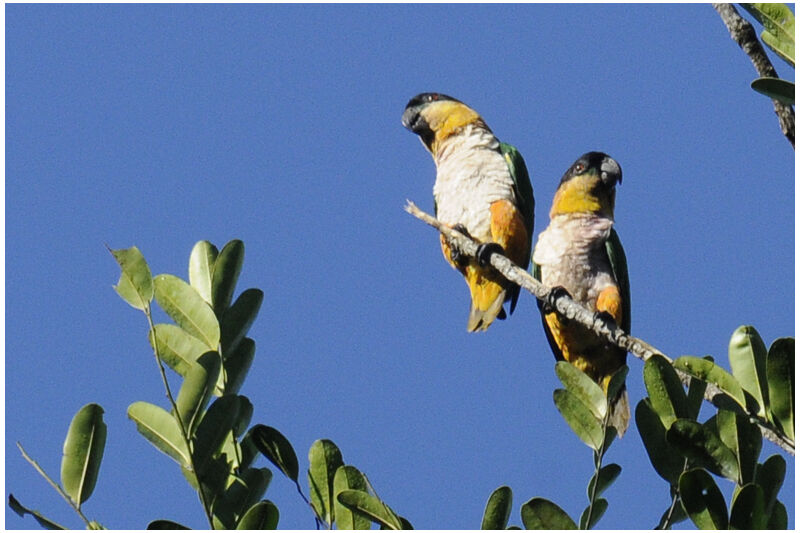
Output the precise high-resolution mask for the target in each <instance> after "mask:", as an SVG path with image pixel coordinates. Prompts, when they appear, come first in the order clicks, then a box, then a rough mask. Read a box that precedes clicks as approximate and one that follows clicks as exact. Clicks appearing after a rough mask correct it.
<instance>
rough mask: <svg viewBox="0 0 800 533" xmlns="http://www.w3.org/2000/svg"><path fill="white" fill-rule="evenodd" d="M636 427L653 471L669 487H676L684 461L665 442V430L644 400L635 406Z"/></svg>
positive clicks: (647, 402)
mask: <svg viewBox="0 0 800 533" xmlns="http://www.w3.org/2000/svg"><path fill="white" fill-rule="evenodd" d="M636 427H637V429H638V430H639V436H640V437H641V438H642V442H643V443H644V447H645V449H646V450H647V456H648V457H649V458H650V462H651V463H652V465H653V468H654V469H655V471H656V472H657V473H658V475H659V476H661V477H662V478H664V479H665V480H667V481H668V482H669V484H670V485H677V484H678V477H679V476H680V475H681V472H682V471H683V466H684V463H685V462H686V461H685V460H684V458H683V457H681V456H680V455H679V454H678V453H677V451H676V450H675V448H674V447H673V446H672V445H671V444H670V443H669V442H667V430H666V428H665V427H664V426H663V424H662V423H661V419H660V418H659V416H658V414H657V413H656V412H655V411H654V410H653V408H652V407H651V406H650V402H649V401H648V400H646V399H645V400H641V401H640V402H639V403H638V404H637V405H636Z"/></svg>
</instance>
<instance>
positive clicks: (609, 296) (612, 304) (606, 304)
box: [596, 286, 623, 324]
mask: <svg viewBox="0 0 800 533" xmlns="http://www.w3.org/2000/svg"><path fill="white" fill-rule="evenodd" d="M596 307H597V310H598V311H600V312H603V311H605V312H606V313H608V314H609V315H611V316H612V317H614V321H615V322H616V323H617V324H622V318H623V316H622V297H621V296H620V294H619V288H618V287H614V286H611V287H606V288H605V289H603V290H602V291H601V292H600V294H599V295H598V297H597V305H596Z"/></svg>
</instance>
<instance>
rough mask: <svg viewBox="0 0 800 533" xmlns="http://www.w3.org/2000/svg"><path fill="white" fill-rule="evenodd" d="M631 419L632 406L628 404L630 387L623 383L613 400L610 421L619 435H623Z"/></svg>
mask: <svg viewBox="0 0 800 533" xmlns="http://www.w3.org/2000/svg"><path fill="white" fill-rule="evenodd" d="M630 421H631V408H630V405H629V404H628V388H627V387H626V386H625V385H623V386H622V389H620V391H619V394H617V397H616V398H614V400H612V401H611V418H610V420H609V422H610V423H611V425H612V426H613V427H614V429H616V430H617V435H618V436H620V437H622V436H623V435H624V434H625V431H626V430H627V429H628V424H629V423H630Z"/></svg>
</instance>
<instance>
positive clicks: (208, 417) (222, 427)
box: [193, 395, 242, 477]
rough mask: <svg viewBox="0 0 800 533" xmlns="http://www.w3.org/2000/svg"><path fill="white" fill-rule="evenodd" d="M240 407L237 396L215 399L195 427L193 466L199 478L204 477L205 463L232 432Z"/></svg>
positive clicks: (240, 403)
mask: <svg viewBox="0 0 800 533" xmlns="http://www.w3.org/2000/svg"><path fill="white" fill-rule="evenodd" d="M241 405H242V401H241V399H240V397H239V396H233V395H232V396H222V397H221V398H217V399H216V400H214V403H212V404H211V406H210V407H209V408H208V410H207V411H206V414H205V415H204V416H203V419H202V420H201V421H200V425H198V426H197V431H196V432H195V436H194V439H193V442H194V466H195V468H196V469H197V474H198V475H199V476H200V477H203V475H204V472H203V471H204V468H205V465H206V463H207V462H208V461H209V460H210V459H211V457H212V456H213V455H214V454H216V453H217V452H218V451H219V450H220V448H221V447H222V445H223V444H224V443H225V439H226V437H227V436H228V433H229V432H231V431H233V428H234V426H235V425H236V423H237V420H238V419H239V412H240V407H241Z"/></svg>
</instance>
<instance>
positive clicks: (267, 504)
mask: <svg viewBox="0 0 800 533" xmlns="http://www.w3.org/2000/svg"><path fill="white" fill-rule="evenodd" d="M279 517H280V513H278V508H277V507H276V506H275V504H274V503H272V502H271V501H269V500H262V501H260V502H258V503H257V504H255V505H253V506H252V507H251V508H250V509H248V510H247V512H246V513H245V514H244V516H243V517H242V519H241V520H239V523H238V524H237V525H236V529H254V530H258V529H278V518H279Z"/></svg>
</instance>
